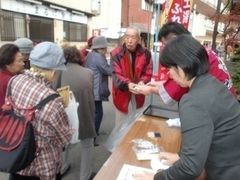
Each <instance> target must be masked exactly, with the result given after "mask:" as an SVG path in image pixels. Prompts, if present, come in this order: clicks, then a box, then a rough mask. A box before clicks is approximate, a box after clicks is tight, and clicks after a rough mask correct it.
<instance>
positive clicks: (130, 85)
mask: <svg viewBox="0 0 240 180" xmlns="http://www.w3.org/2000/svg"><path fill="white" fill-rule="evenodd" d="M128 89H129V91H130V92H131V93H133V94H139V92H138V89H139V88H138V85H137V84H135V83H128Z"/></svg>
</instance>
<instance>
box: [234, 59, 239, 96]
mask: <svg viewBox="0 0 240 180" xmlns="http://www.w3.org/2000/svg"><path fill="white" fill-rule="evenodd" d="M238 62H240V60H239V59H238ZM237 64H238V65H237V67H236V68H235V71H234V73H233V75H232V80H233V85H234V87H235V88H236V89H237V92H238V93H239V94H240V64H239V63H237Z"/></svg>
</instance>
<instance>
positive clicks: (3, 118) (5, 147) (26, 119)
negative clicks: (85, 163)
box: [0, 83, 59, 173]
mask: <svg viewBox="0 0 240 180" xmlns="http://www.w3.org/2000/svg"><path fill="white" fill-rule="evenodd" d="M56 97H59V95H58V94H52V95H50V96H48V97H46V98H45V99H43V100H42V101H40V103H38V104H37V105H36V106H34V107H31V108H27V109H25V110H26V113H25V114H24V115H23V116H21V115H18V114H16V112H15V111H14V109H21V108H18V107H16V106H15V104H14V102H13V101H12V99H11V83H9V90H8V93H7V101H6V102H5V104H4V105H3V106H2V107H1V108H0V171H2V172H8V173H15V172H18V171H20V170H22V169H24V168H26V167H27V166H28V165H30V164H31V162H32V161H33V159H34V157H35V151H36V145H35V138H34V133H33V126H32V124H31V121H32V120H33V119H34V115H35V111H36V110H37V109H38V110H39V109H41V108H42V107H43V106H44V105H45V104H47V103H48V102H49V101H51V100H53V99H55V98H56Z"/></svg>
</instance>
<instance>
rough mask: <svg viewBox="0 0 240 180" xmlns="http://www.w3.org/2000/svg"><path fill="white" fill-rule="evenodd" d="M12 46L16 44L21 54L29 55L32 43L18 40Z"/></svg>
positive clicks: (26, 39)
mask: <svg viewBox="0 0 240 180" xmlns="http://www.w3.org/2000/svg"><path fill="white" fill-rule="evenodd" d="M14 44H16V45H17V46H18V48H19V50H20V52H21V53H23V54H30V52H31V51H32V49H33V42H32V41H31V40H30V39H28V38H19V39H17V40H16V41H14Z"/></svg>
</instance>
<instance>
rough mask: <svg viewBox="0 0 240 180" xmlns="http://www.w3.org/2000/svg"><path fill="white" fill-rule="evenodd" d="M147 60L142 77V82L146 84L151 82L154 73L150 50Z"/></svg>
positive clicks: (146, 55)
mask: <svg viewBox="0 0 240 180" xmlns="http://www.w3.org/2000/svg"><path fill="white" fill-rule="evenodd" d="M145 59H146V63H145V66H144V69H143V70H142V73H141V77H140V82H142V83H144V84H146V83H148V82H149V81H150V80H151V77H152V72H153V62H152V57H151V53H150V52H149V51H148V50H146V52H145ZM140 84H141V83H140Z"/></svg>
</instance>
